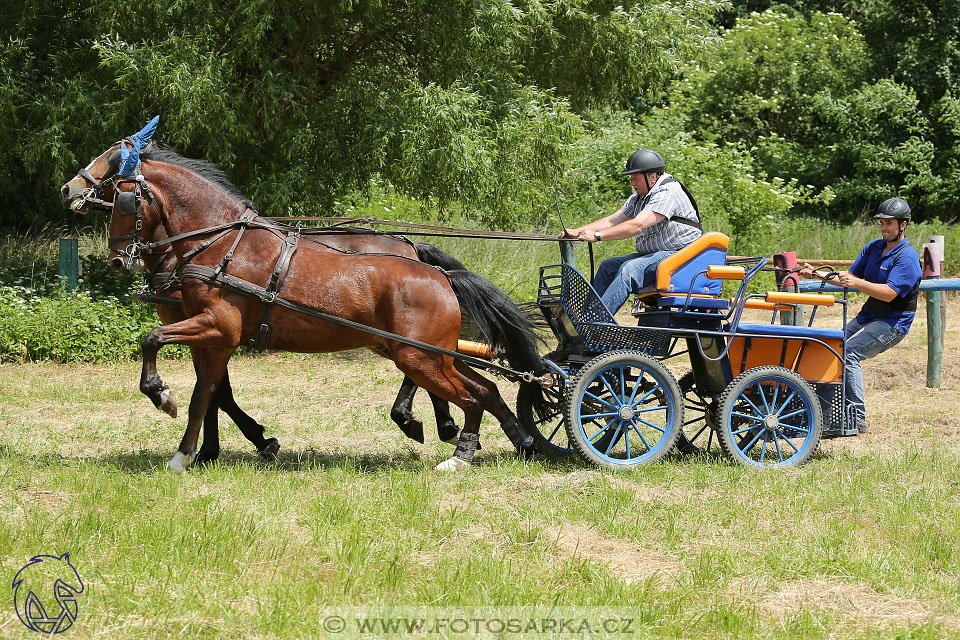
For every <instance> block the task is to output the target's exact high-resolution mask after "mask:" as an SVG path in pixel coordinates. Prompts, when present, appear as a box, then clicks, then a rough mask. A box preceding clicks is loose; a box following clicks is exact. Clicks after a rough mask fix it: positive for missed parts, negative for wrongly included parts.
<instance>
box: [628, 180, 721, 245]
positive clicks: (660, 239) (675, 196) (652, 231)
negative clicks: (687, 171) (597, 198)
mask: <svg viewBox="0 0 960 640" xmlns="http://www.w3.org/2000/svg"><path fill="white" fill-rule="evenodd" d="M670 177H671V176H670V174H669V173H664V174H663V175H662V176H660V178H659V179H658V180H657V182H656V183H655V184H654V185H653V188H652V189H650V191H649V192H648V193H647V195H646V196H644V197H643V198H641V197H640V196H639V195H637V194H636V193H634V194H633V195H631V196H630V197H629V198H628V199H627V201H626V202H625V203H623V206H622V207H621V208H620V211H619V213H622V214H623V215H625V216H626V217H628V218H630V219H633V218H636V217H637V214H639V213H640V212H641V211H643V210H644V209H649V210H650V211H654V212H656V213H659V214H660V215H662V216H663V217H664V218H666V219H665V220H661V221H660V222H658V223H657V224H655V225H652V226H650V227H647V228H646V229H644V230H643V231H641V232H640V233H638V234H637V236H636V243H635V244H636V248H637V253H640V254H643V255H647V254H650V253H653V252H655V251H676V250H677V249H682V248H683V247H685V246H687V245H688V244H690V243H691V242H693V241H694V240H696V239H697V238H699V237H700V236H702V235H703V232H702V231H700V230H699V229H697V228H695V227H691V226H690V225H686V224H683V223H682V222H674V221H673V220H672V219H673V218H675V217H676V218H684V219H686V220H690V221H693V222H695V221H696V220H697V212H696V210H695V209H694V208H693V204H692V203H691V202H690V198H688V197H687V194H685V193H684V192H683V187H681V186H680V183H679V182H675V181H671V182H670V183H668V184H663V182H664V180H665V179H667V178H670Z"/></svg>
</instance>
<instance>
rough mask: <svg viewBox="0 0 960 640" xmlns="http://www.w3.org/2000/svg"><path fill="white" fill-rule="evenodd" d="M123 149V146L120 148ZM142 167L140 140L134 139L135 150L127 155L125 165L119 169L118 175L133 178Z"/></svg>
mask: <svg viewBox="0 0 960 640" xmlns="http://www.w3.org/2000/svg"><path fill="white" fill-rule="evenodd" d="M120 148H121V149H122V148H123V145H121V147H120ZM139 166H140V138H136V137H135V138H134V143H133V149H131V150H130V152H129V153H128V154H127V157H126V158H125V159H124V161H123V164H121V165H120V168H119V169H117V173H118V174H120V175H121V176H132V175H133V174H134V172H135V171H136V170H137V167H139Z"/></svg>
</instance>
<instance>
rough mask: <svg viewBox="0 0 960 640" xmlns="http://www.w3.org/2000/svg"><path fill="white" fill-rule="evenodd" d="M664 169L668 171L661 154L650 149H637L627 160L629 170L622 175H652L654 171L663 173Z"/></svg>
mask: <svg viewBox="0 0 960 640" xmlns="http://www.w3.org/2000/svg"><path fill="white" fill-rule="evenodd" d="M664 169H666V164H664V162H663V158H661V157H660V154H659V153H657V152H656V151H651V150H650V149H637V150H636V151H634V152H633V153H631V154H630V157H629V158H627V169H626V171H624V172H622V173H621V174H620V175H622V176H628V175H630V174H631V173H650V172H652V171H656V172H657V173H663V170H664Z"/></svg>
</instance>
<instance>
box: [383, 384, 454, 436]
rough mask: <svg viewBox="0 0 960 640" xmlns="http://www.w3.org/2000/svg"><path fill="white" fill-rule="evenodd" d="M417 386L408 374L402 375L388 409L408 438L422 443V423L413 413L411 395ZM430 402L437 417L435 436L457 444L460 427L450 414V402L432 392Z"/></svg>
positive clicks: (412, 395) (414, 392) (415, 391)
mask: <svg viewBox="0 0 960 640" xmlns="http://www.w3.org/2000/svg"><path fill="white" fill-rule="evenodd" d="M417 388H418V387H417V385H416V383H414V382H413V380H411V379H410V377H409V376H404V378H403V384H401V385H400V391H399V392H398V393H397V399H396V400H395V401H394V403H393V408H391V409H390V417H391V418H392V419H393V421H394V422H396V423H397V426H398V427H400V430H401V431H403V433H404V434H405V435H406V436H407V437H408V438H410V439H412V440H416V441H417V442H419V443H420V444H423V423H422V422H421V421H420V420H418V419H417V418H416V416H414V415H413V397H414V395H415V394H416V393H417ZM430 402H431V403H433V414H434V416H436V419H437V436H439V437H440V439H441V440H443V441H444V442H449V443H450V444H457V435H458V434H459V433H460V427H458V426H457V423H456V422H454V421H453V416H451V415H450V404H449V403H448V402H447V401H446V400H444V399H443V398H440V397H438V396H436V395H434V394H432V393H431V394H430Z"/></svg>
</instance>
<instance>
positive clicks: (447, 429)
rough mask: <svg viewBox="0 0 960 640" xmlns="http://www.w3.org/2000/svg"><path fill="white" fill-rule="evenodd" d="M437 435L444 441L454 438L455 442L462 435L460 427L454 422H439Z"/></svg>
mask: <svg viewBox="0 0 960 640" xmlns="http://www.w3.org/2000/svg"><path fill="white" fill-rule="evenodd" d="M437 435H438V436H439V437H440V439H441V440H443V441H444V442H450V441H451V440H452V441H453V443H454V444H456V442H457V437H458V436H459V435H460V427H458V426H457V425H456V424H454V423H453V422H441V423H437Z"/></svg>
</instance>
